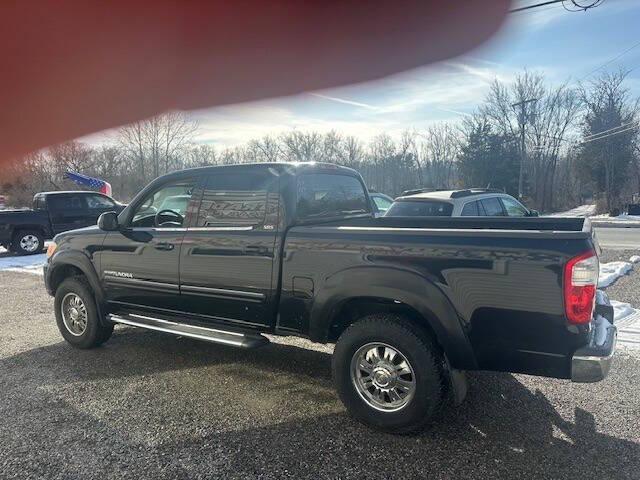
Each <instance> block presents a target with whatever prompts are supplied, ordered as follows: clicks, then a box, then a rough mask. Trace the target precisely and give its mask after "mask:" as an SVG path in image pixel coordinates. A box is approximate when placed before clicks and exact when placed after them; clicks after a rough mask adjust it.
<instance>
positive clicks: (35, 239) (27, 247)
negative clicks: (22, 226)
mask: <svg viewBox="0 0 640 480" xmlns="http://www.w3.org/2000/svg"><path fill="white" fill-rule="evenodd" d="M43 249H44V237H43V235H42V232H39V231H38V230H20V231H19V232H17V233H16V234H15V235H14V236H13V240H12V242H11V250H12V251H14V252H15V253H17V254H19V255H33V254H34V253H41V252H42V250H43Z"/></svg>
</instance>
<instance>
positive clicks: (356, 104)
mask: <svg viewBox="0 0 640 480" xmlns="http://www.w3.org/2000/svg"><path fill="white" fill-rule="evenodd" d="M309 95H311V96H312V97H318V98H323V99H325V100H330V101H332V102H337V103H343V104H345V105H352V106H354V107H360V108H366V109H367V110H378V109H379V108H378V107H376V106H374V105H369V104H368V103H362V102H354V101H353V100H348V99H346V98H340V97H332V96H329V95H323V94H321V93H310V94H309Z"/></svg>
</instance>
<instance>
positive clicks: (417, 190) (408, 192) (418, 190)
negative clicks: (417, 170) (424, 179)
mask: <svg viewBox="0 0 640 480" xmlns="http://www.w3.org/2000/svg"><path fill="white" fill-rule="evenodd" d="M447 190H449V189H448V188H413V189H411V190H405V191H404V192H402V193H401V194H400V195H401V196H403V197H404V196H405V195H415V194H417V193H429V192H443V191H447Z"/></svg>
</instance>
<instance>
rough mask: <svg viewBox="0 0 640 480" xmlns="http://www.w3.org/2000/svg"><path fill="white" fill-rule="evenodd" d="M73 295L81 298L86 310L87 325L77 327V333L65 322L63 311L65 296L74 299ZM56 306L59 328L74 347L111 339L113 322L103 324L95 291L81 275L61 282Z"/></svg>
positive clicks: (83, 347)
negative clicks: (94, 294) (80, 327)
mask: <svg viewBox="0 0 640 480" xmlns="http://www.w3.org/2000/svg"><path fill="white" fill-rule="evenodd" d="M73 295H75V296H77V297H79V298H80V300H81V301H82V304H83V306H84V308H85V310H86V327H85V328H84V329H83V330H82V329H77V330H76V331H75V333H74V332H73V331H72V326H67V324H66V323H65V317H64V315H63V311H62V309H63V301H64V300H65V298H67V296H68V298H69V299H72V298H73ZM54 308H55V314H56V323H57V324H58V330H60V333H61V334H62V337H63V338H64V339H65V340H66V341H67V342H68V343H69V344H71V345H72V346H73V347H76V348H82V349H87V348H94V347H98V346H100V345H102V344H103V343H104V342H106V341H107V340H109V338H110V337H111V334H112V333H113V324H108V325H103V324H102V323H101V322H100V317H99V315H98V309H97V306H96V302H95V298H94V296H93V292H92V291H91V289H90V288H89V286H88V285H87V284H86V283H85V282H84V281H83V280H82V279H81V278H79V277H71V278H67V279H66V280H64V281H63V282H62V283H61V284H60V286H59V287H58V289H57V290H56V296H55V301H54ZM69 317H70V315H68V316H67V321H68V322H71V320H69Z"/></svg>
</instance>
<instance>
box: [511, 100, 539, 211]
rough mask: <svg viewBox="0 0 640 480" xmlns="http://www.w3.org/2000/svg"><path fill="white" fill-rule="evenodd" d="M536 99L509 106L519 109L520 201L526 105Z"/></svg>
mask: <svg viewBox="0 0 640 480" xmlns="http://www.w3.org/2000/svg"><path fill="white" fill-rule="evenodd" d="M537 101H538V99H537V98H529V99H528V100H522V101H521V102H516V103H514V104H512V105H511V106H512V107H513V108H516V107H520V116H519V119H518V123H519V124H520V174H519V176H518V199H520V200H522V193H523V192H522V191H523V189H524V163H525V161H526V155H527V152H526V150H525V127H526V125H527V120H528V115H527V110H526V108H527V104H529V103H534V102H537Z"/></svg>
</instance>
